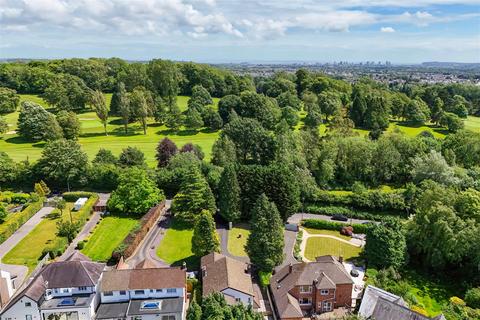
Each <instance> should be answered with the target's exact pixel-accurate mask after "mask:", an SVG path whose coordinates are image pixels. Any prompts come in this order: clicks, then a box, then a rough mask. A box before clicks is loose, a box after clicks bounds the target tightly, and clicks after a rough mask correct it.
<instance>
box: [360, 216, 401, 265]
mask: <svg viewBox="0 0 480 320" xmlns="http://www.w3.org/2000/svg"><path fill="white" fill-rule="evenodd" d="M406 255H407V242H406V240H405V233H404V231H403V230H402V223H401V222H400V221H398V220H395V219H391V220H388V222H384V223H381V224H374V225H372V226H370V227H369V228H368V229H367V244H366V245H365V256H366V258H367V262H368V266H369V267H373V268H378V269H386V268H389V267H393V268H395V269H396V270H398V269H399V268H400V267H402V266H403V265H404V264H405V262H406Z"/></svg>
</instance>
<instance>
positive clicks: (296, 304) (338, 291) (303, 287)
mask: <svg viewBox="0 0 480 320" xmlns="http://www.w3.org/2000/svg"><path fill="white" fill-rule="evenodd" d="M353 284H354V282H353V280H352V278H351V277H350V275H349V274H348V272H347V270H346V269H345V267H344V266H343V264H342V263H341V262H340V261H339V260H337V259H336V258H335V257H333V256H322V257H318V258H317V260H316V261H315V262H302V263H296V264H291V265H287V266H285V267H283V268H281V269H280V270H278V271H277V272H276V273H275V274H274V275H273V276H272V278H271V281H270V291H271V293H272V296H273V300H274V305H275V311H276V313H277V315H278V317H279V318H280V319H282V320H293V319H302V318H303V317H304V316H305V315H310V314H313V313H315V314H321V313H324V312H329V311H332V310H333V309H335V308H339V307H351V305H352V290H353Z"/></svg>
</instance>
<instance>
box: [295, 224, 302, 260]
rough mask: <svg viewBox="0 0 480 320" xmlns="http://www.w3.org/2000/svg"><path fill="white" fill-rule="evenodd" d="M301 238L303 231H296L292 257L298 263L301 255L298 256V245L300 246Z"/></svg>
mask: <svg viewBox="0 0 480 320" xmlns="http://www.w3.org/2000/svg"><path fill="white" fill-rule="evenodd" d="M302 238H303V231H302V230H298V232H297V236H296V239H295V246H294V247H293V256H294V258H295V259H297V260H298V261H302V255H301V254H300V251H301V249H300V245H301V244H302Z"/></svg>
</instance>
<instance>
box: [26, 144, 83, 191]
mask: <svg viewBox="0 0 480 320" xmlns="http://www.w3.org/2000/svg"><path fill="white" fill-rule="evenodd" d="M87 165H88V157H87V154H86V153H85V152H83V151H82V150H81V148H80V145H79V144H78V143H77V142H75V141H72V140H63V139H61V140H56V141H52V142H49V143H47V145H46V146H45V148H44V149H43V151H42V156H41V157H40V159H39V160H38V162H37V163H36V165H35V168H36V169H37V170H38V172H39V173H40V174H42V175H43V176H44V177H45V178H46V179H48V180H49V181H52V182H54V183H57V184H59V183H66V185H67V189H68V190H69V191H70V183H71V182H72V181H75V182H76V183H79V182H81V181H84V179H85V172H86V169H87Z"/></svg>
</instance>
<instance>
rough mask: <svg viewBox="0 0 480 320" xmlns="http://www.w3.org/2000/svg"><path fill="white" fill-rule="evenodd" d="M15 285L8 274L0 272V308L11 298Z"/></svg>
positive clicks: (3, 271)
mask: <svg viewBox="0 0 480 320" xmlns="http://www.w3.org/2000/svg"><path fill="white" fill-rule="evenodd" d="M14 290H15V283H14V281H13V279H12V276H11V274H10V272H8V271H5V270H0V307H3V306H4V305H5V304H7V302H8V300H10V298H11V297H12V296H13V292H14Z"/></svg>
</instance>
